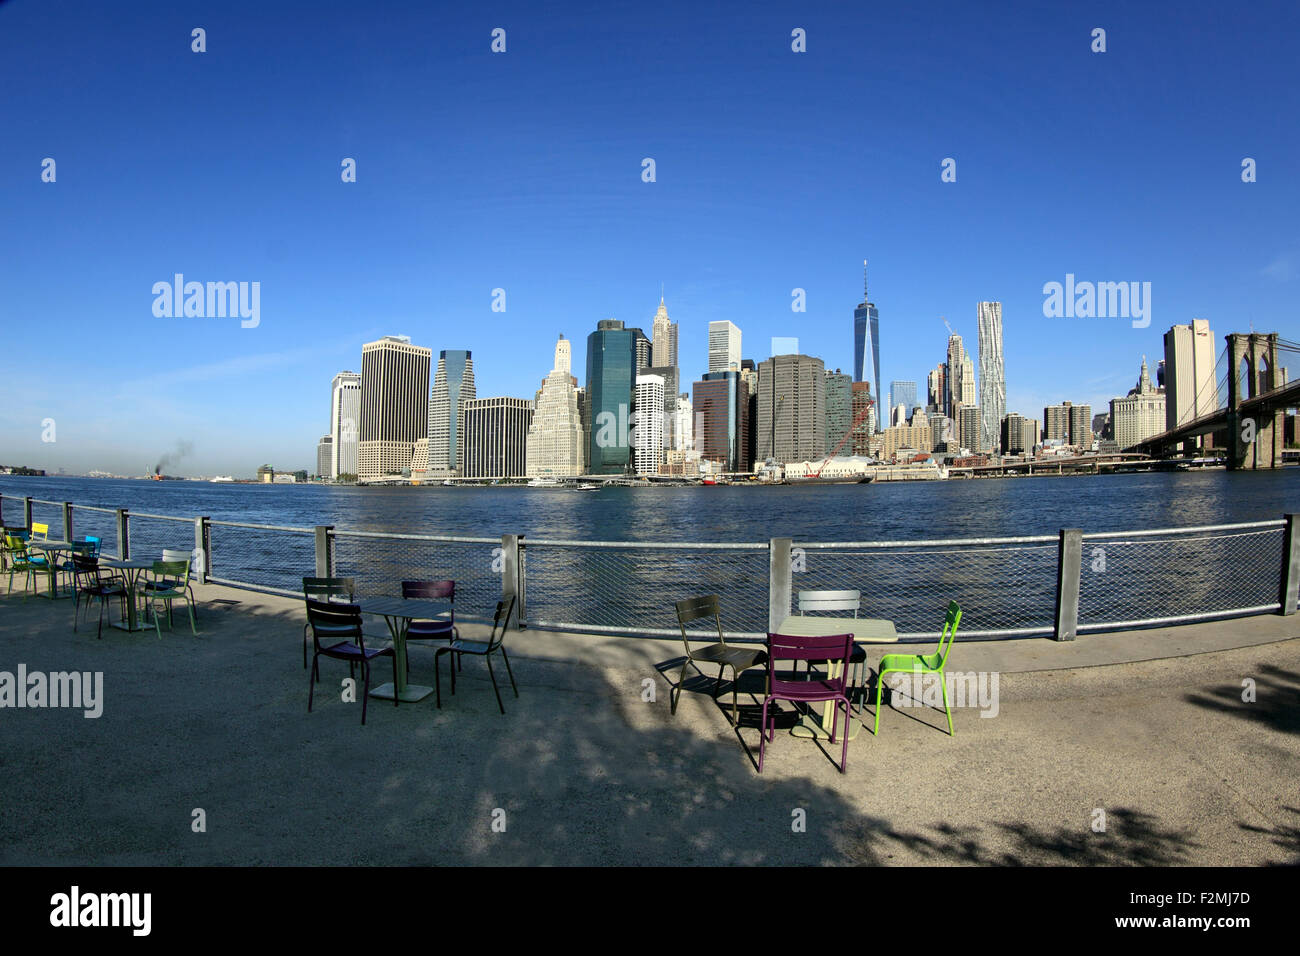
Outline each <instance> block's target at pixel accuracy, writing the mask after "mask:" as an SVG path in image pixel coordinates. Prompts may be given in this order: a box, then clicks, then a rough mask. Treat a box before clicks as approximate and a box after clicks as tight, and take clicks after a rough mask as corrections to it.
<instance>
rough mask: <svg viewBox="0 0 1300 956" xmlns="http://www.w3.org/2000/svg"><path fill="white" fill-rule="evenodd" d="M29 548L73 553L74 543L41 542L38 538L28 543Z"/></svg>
mask: <svg viewBox="0 0 1300 956" xmlns="http://www.w3.org/2000/svg"><path fill="white" fill-rule="evenodd" d="M27 547H29V548H40V549H41V550H42V551H71V550H72V542H71V541H41V540H40V539H38V538H33V539H32V540H31V541H28V542H27Z"/></svg>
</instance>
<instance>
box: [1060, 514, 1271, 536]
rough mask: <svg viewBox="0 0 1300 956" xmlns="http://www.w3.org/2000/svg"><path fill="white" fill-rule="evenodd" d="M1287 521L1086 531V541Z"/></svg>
mask: <svg viewBox="0 0 1300 956" xmlns="http://www.w3.org/2000/svg"><path fill="white" fill-rule="evenodd" d="M1284 527H1286V521H1284V520H1283V519H1281V518H1275V519H1273V520H1271V521H1241V522H1238V523H1236V524H1203V525H1194V526H1192V527H1187V528H1148V529H1145V530H1142V531H1091V532H1088V531H1085V532H1084V534H1083V538H1084V540H1085V541H1100V540H1102V539H1104V538H1150V537H1154V536H1156V535H1161V534H1199V533H1201V532H1203V531H1239V530H1241V529H1243V528H1284Z"/></svg>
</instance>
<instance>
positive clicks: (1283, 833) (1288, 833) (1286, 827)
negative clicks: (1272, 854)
mask: <svg viewBox="0 0 1300 956" xmlns="http://www.w3.org/2000/svg"><path fill="white" fill-rule="evenodd" d="M1282 809H1283V810H1286V811H1287V812H1288V813H1290V814H1293V815H1294V816H1295V817H1296V819H1295V820H1294V821H1293V822H1291V823H1282V824H1278V825H1277V826H1273V827H1257V826H1254V825H1252V824H1249V823H1239V824H1237V825H1238V826H1239V827H1241V828H1242V829H1243V830H1245V831H1246V832H1247V833H1258V834H1260V835H1261V836H1264V837H1267V838H1268V840H1269V842H1270V843H1272V844H1273V845H1274V846H1276V847H1278V848H1280V849H1281V850H1282V851H1283V852H1284V853H1287V854H1289V855H1290V857H1291V859H1290V861H1289V862H1290V864H1291V865H1292V866H1296V865H1300V825H1298V824H1300V809H1297V808H1296V807H1283V808H1282Z"/></svg>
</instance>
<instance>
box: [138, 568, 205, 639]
mask: <svg viewBox="0 0 1300 956" xmlns="http://www.w3.org/2000/svg"><path fill="white" fill-rule="evenodd" d="M147 573H148V574H149V580H148V581H147V582H146V584H145V587H143V588H141V589H140V595H141V597H142V598H143V599H144V605H145V607H146V608H147V609H148V611H149V614H150V616H152V617H153V629H154V631H155V632H157V634H158V639H159V640H161V639H162V626H161V625H160V624H159V621H158V603H159V602H163V603H165V604H166V605H167V627H168V629H170V628H171V626H172V602H174V601H184V602H185V610H186V611H188V612H189V615H190V630H191V631H192V632H193V633H194V634H196V635H197V634H198V633H199V630H198V628H197V627H195V626H194V603H193V602H192V601H191V600H190V597H189V595H188V594H186V593H185V588H186V584H187V583H188V581H189V577H190V561H189V558H186V559H185V560H184V561H155V562H154V563H153V568H152V569H151V570H150V571H148V572H147ZM168 582H170V583H168Z"/></svg>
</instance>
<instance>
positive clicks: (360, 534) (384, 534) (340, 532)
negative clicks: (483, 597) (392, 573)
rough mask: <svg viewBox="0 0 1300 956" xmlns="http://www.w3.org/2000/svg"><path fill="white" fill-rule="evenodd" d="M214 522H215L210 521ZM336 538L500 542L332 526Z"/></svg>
mask: <svg viewBox="0 0 1300 956" xmlns="http://www.w3.org/2000/svg"><path fill="white" fill-rule="evenodd" d="M212 523H213V524H216V522H215V521H214V522H212ZM330 534H332V535H333V536H334V537H336V538H340V537H347V538H398V539H400V540H402V541H440V542H450V543H452V544H497V545H499V544H500V543H501V538H500V537H496V538H466V537H462V536H458V535H445V534H444V535H438V534H402V533H399V532H397V531H348V530H346V529H343V528H333V529H331V531H330Z"/></svg>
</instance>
